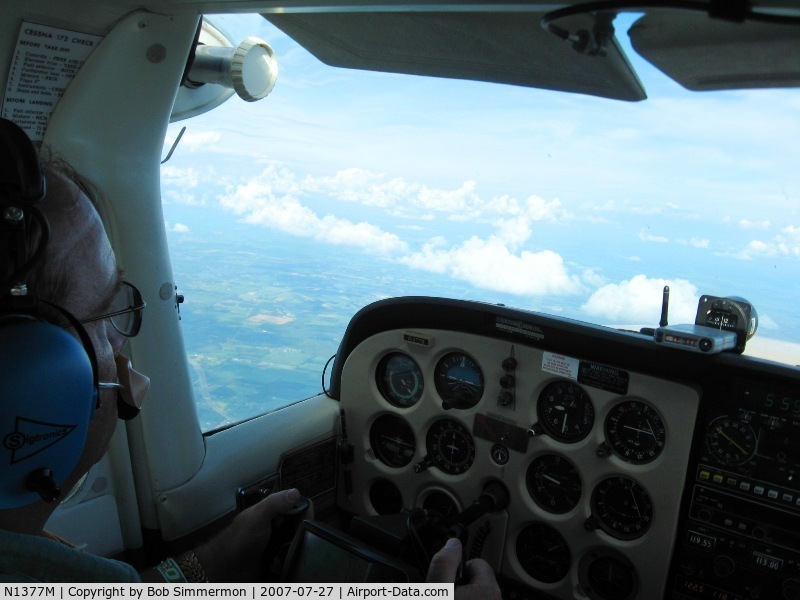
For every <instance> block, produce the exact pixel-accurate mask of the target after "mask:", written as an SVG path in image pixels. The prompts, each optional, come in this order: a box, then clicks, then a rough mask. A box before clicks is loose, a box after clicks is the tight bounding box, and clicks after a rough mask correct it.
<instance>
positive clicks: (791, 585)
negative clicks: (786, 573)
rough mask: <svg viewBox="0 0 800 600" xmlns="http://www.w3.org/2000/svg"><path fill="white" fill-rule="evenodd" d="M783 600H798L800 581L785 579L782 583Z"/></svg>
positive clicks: (799, 596) (799, 597) (799, 599)
mask: <svg viewBox="0 0 800 600" xmlns="http://www.w3.org/2000/svg"><path fill="white" fill-rule="evenodd" d="M783 598H784V600H800V581H798V580H797V579H787V580H786V581H784V582H783Z"/></svg>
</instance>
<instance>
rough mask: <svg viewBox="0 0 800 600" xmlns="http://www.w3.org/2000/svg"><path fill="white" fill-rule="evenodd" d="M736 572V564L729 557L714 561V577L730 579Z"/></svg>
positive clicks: (721, 557)
mask: <svg viewBox="0 0 800 600" xmlns="http://www.w3.org/2000/svg"><path fill="white" fill-rule="evenodd" d="M735 570H736V563H735V562H733V559H732V558H731V557H730V556H718V557H717V558H716V559H715V560H714V575H716V576H717V577H730V576H731V575H732V574H733V572H734V571H735Z"/></svg>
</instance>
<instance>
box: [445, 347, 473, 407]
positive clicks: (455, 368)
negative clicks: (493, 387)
mask: <svg viewBox="0 0 800 600" xmlns="http://www.w3.org/2000/svg"><path fill="white" fill-rule="evenodd" d="M433 381H434V383H435V384H436V391H437V392H439V396H441V398H442V405H443V406H444V407H445V408H462V409H463V408H472V407H473V406H475V405H476V404H477V403H478V401H479V400H480V399H481V396H483V373H482V372H481V368H480V367H479V366H478V363H476V362H475V361H474V360H472V359H471V358H470V357H469V356H467V355H466V354H464V353H463V352H451V353H450V354H446V355H445V356H443V357H442V359H441V360H440V361H439V362H438V364H437V365H436V370H435V371H434V374H433Z"/></svg>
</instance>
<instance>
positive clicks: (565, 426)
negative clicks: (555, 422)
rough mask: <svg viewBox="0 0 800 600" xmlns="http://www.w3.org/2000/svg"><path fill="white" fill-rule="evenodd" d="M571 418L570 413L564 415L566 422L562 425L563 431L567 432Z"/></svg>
mask: <svg viewBox="0 0 800 600" xmlns="http://www.w3.org/2000/svg"><path fill="white" fill-rule="evenodd" d="M568 420H569V415H564V424H563V425H562V426H561V433H566V432H567V421H568Z"/></svg>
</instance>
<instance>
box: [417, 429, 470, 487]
mask: <svg viewBox="0 0 800 600" xmlns="http://www.w3.org/2000/svg"><path fill="white" fill-rule="evenodd" d="M426 446H427V449H428V457H429V459H430V461H431V463H432V464H433V465H435V466H436V467H439V469H441V470H442V471H444V472H445V473H449V474H450V475H460V474H461V473H465V472H466V471H467V469H469V468H470V467H471V466H472V461H474V460H475V443H474V442H473V441H472V436H471V435H470V433H469V430H468V429H467V428H466V427H464V426H463V425H462V424H461V423H459V422H458V421H454V420H453V419H441V420H439V421H436V422H435V423H434V424H433V425H431V428H430V429H429V430H428V437H427V439H426Z"/></svg>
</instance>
